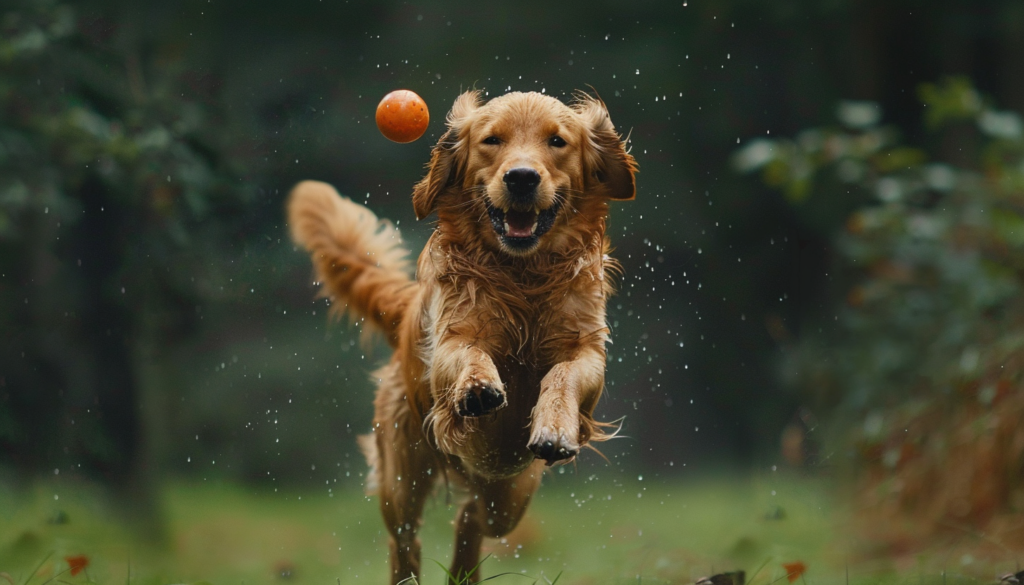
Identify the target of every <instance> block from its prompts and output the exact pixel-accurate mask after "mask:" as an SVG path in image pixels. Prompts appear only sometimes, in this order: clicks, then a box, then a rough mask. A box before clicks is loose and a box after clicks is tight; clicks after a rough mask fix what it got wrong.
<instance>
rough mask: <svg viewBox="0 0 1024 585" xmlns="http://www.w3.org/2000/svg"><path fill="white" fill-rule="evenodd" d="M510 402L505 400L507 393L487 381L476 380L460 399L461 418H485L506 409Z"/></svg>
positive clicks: (459, 410)
mask: <svg viewBox="0 0 1024 585" xmlns="http://www.w3.org/2000/svg"><path fill="white" fill-rule="evenodd" d="M506 405H508V402H507V401H506V400H505V392H504V391H502V390H501V389H499V388H495V387H494V386H492V385H491V384H489V383H487V382H486V381H477V380H474V381H473V383H472V384H470V386H469V388H467V389H466V390H465V391H464V392H463V393H462V398H461V399H459V404H458V412H459V416H469V417H476V416H484V415H485V414H490V413H492V412H494V411H496V410H500V409H502V408H505V406H506Z"/></svg>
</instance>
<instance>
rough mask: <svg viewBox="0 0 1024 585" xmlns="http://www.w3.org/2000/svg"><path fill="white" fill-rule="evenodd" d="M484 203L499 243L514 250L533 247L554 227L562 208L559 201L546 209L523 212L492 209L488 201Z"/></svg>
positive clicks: (509, 209) (511, 209)
mask: <svg viewBox="0 0 1024 585" xmlns="http://www.w3.org/2000/svg"><path fill="white" fill-rule="evenodd" d="M485 203H486V205H487V214H488V215H490V217H491V226H493V227H494V231H495V232H497V233H498V237H499V238H501V242H502V243H503V244H505V245H506V246H508V247H509V248H512V249H515V250H529V249H530V248H532V247H533V246H535V245H536V244H537V240H538V239H539V238H540V237H541V236H543V235H544V234H546V233H547V232H548V230H550V229H551V226H553V225H555V216H557V215H558V210H559V209H560V208H561V206H562V205H561V201H559V200H556V201H555V204H554V205H552V206H551V207H548V208H547V209H540V208H539V207H534V208H533V209H529V210H526V211H523V210H519V209H513V208H511V207H509V208H507V209H501V208H499V207H494V206H493V205H491V204H490V202H489V201H485Z"/></svg>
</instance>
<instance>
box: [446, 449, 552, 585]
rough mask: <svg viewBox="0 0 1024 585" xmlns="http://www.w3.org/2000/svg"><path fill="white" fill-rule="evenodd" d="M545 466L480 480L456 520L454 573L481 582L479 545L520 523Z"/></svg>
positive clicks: (470, 580)
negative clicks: (511, 476) (495, 478)
mask: <svg viewBox="0 0 1024 585" xmlns="http://www.w3.org/2000/svg"><path fill="white" fill-rule="evenodd" d="M543 470H544V467H543V465H542V464H541V462H539V461H538V462H535V463H534V464H533V465H531V466H530V467H528V468H527V469H526V471H524V472H522V473H520V474H519V475H517V476H515V477H513V478H511V479H501V480H496V481H483V480H477V481H476V483H475V484H474V485H473V486H472V487H471V491H470V497H469V500H468V501H466V503H465V504H463V505H462V508H461V509H460V510H459V515H458V516H457V517H456V519H455V558H454V559H453V561H452V567H451V574H452V576H454V577H455V578H456V579H459V580H462V579H463V577H466V576H468V581H469V582H470V583H476V582H478V581H480V570H479V567H478V565H479V564H480V545H481V544H482V543H483V539H484V537H488V538H501V537H502V536H505V535H506V534H508V533H509V532H511V531H512V529H513V528H515V527H516V525H517V524H519V520H520V519H522V517H523V514H524V513H525V512H526V508H527V506H529V504H530V498H532V497H533V494H534V492H536V491H537V488H538V487H539V486H540V477H541V474H542V473H543Z"/></svg>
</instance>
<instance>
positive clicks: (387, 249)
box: [288, 181, 415, 347]
mask: <svg viewBox="0 0 1024 585" xmlns="http://www.w3.org/2000/svg"><path fill="white" fill-rule="evenodd" d="M288 224H289V226H290V227H291V234H292V239H293V240H294V241H295V243H297V244H299V245H301V246H303V247H304V248H305V249H306V250H308V251H309V252H310V255H311V256H312V258H313V267H314V269H315V270H316V279H317V280H318V281H319V282H320V283H321V286H322V288H321V292H320V294H321V296H324V297H329V298H332V299H334V303H333V304H332V306H331V311H332V312H334V313H335V314H338V315H340V314H342V313H344V312H346V311H350V312H351V315H352V317H353V318H358V317H363V318H365V319H366V321H367V322H368V323H370V324H371V325H373V326H374V327H375V328H376V329H378V330H379V331H381V332H382V333H383V334H384V336H385V337H386V338H387V340H388V343H390V344H391V346H392V347H394V346H396V345H397V343H398V325H399V323H401V320H402V315H404V314H405V309H406V307H407V306H408V305H409V302H410V300H411V299H412V297H413V294H414V292H415V289H414V287H415V283H414V282H413V280H412V279H411V277H410V276H409V261H408V254H409V252H408V251H407V250H406V249H405V248H404V247H403V246H402V238H401V236H400V235H399V233H398V230H397V229H396V228H395V227H394V226H393V225H391V223H390V222H388V221H386V220H380V219H377V216H376V215H374V213H373V212H372V211H370V210H369V209H367V208H365V207H363V206H362V205H359V204H358V203H354V202H353V201H351V200H349V199H347V198H344V197H342V196H340V195H338V192H337V191H335V190H334V188H333V187H331V186H330V185H328V184H327V183H321V182H319V181H303V182H301V183H299V184H298V185H296V186H295V188H294V189H292V192H291V195H289V197H288Z"/></svg>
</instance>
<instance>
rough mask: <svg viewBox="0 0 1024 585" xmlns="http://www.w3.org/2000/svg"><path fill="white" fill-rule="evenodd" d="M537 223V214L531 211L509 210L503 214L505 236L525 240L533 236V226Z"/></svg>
mask: <svg viewBox="0 0 1024 585" xmlns="http://www.w3.org/2000/svg"><path fill="white" fill-rule="evenodd" d="M536 221H537V214H536V213H534V212H532V211H516V210H515V209H509V210H508V211H506V212H505V225H506V226H507V227H506V228H505V235H506V236H511V237H513V238H527V237H529V236H532V235H533V224H534V223H536Z"/></svg>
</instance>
